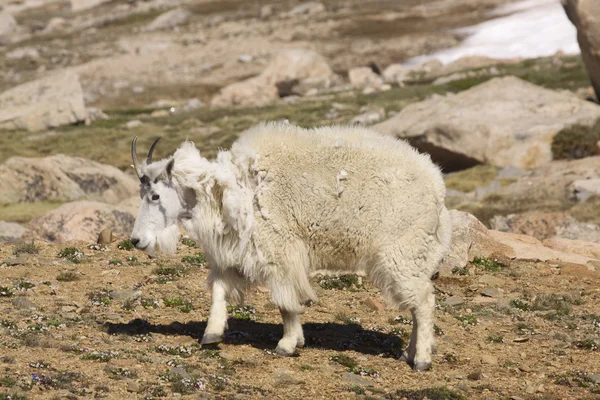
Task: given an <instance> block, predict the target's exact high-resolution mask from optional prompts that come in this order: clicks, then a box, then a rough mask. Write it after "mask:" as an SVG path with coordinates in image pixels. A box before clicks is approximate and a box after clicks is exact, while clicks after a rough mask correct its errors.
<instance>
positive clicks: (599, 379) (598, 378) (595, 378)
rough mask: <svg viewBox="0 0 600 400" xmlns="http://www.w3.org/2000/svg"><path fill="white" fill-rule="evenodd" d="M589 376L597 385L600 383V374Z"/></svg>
mask: <svg viewBox="0 0 600 400" xmlns="http://www.w3.org/2000/svg"><path fill="white" fill-rule="evenodd" d="M588 378H590V380H591V381H592V382H594V383H595V384H596V385H600V374H595V375H590V376H588Z"/></svg>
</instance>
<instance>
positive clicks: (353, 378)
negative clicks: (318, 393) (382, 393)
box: [342, 372, 373, 386]
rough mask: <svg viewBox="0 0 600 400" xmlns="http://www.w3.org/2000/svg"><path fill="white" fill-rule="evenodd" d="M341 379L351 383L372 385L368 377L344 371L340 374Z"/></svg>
mask: <svg viewBox="0 0 600 400" xmlns="http://www.w3.org/2000/svg"><path fill="white" fill-rule="evenodd" d="M342 379H343V380H344V382H346V383H349V384H351V385H358V386H373V384H372V383H371V381H369V380H368V379H365V378H363V377H362V376H358V375H356V374H353V373H350V372H344V373H343V374H342Z"/></svg>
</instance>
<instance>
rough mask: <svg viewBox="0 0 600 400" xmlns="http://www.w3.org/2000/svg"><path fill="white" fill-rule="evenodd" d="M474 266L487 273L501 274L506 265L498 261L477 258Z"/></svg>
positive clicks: (474, 260)
mask: <svg viewBox="0 0 600 400" xmlns="http://www.w3.org/2000/svg"><path fill="white" fill-rule="evenodd" d="M473 265H475V266H476V267H478V268H481V269H483V270H485V271H487V272H500V271H502V269H503V268H504V265H502V264H501V263H499V262H498V260H492V259H490V258H486V257H475V258H474V259H473Z"/></svg>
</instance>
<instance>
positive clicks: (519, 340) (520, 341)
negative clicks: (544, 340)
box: [513, 336, 529, 343]
mask: <svg viewBox="0 0 600 400" xmlns="http://www.w3.org/2000/svg"><path fill="white" fill-rule="evenodd" d="M528 341H529V338H528V337H525V336H522V337H518V338H514V339H513V342H515V343H525V342H528Z"/></svg>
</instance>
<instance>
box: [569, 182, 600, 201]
mask: <svg viewBox="0 0 600 400" xmlns="http://www.w3.org/2000/svg"><path fill="white" fill-rule="evenodd" d="M568 190H569V193H571V198H574V199H575V200H577V201H579V202H584V201H586V200H587V199H589V198H590V197H592V196H600V178H594V179H578V180H576V181H573V183H571V184H570V185H569V186H568Z"/></svg>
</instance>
